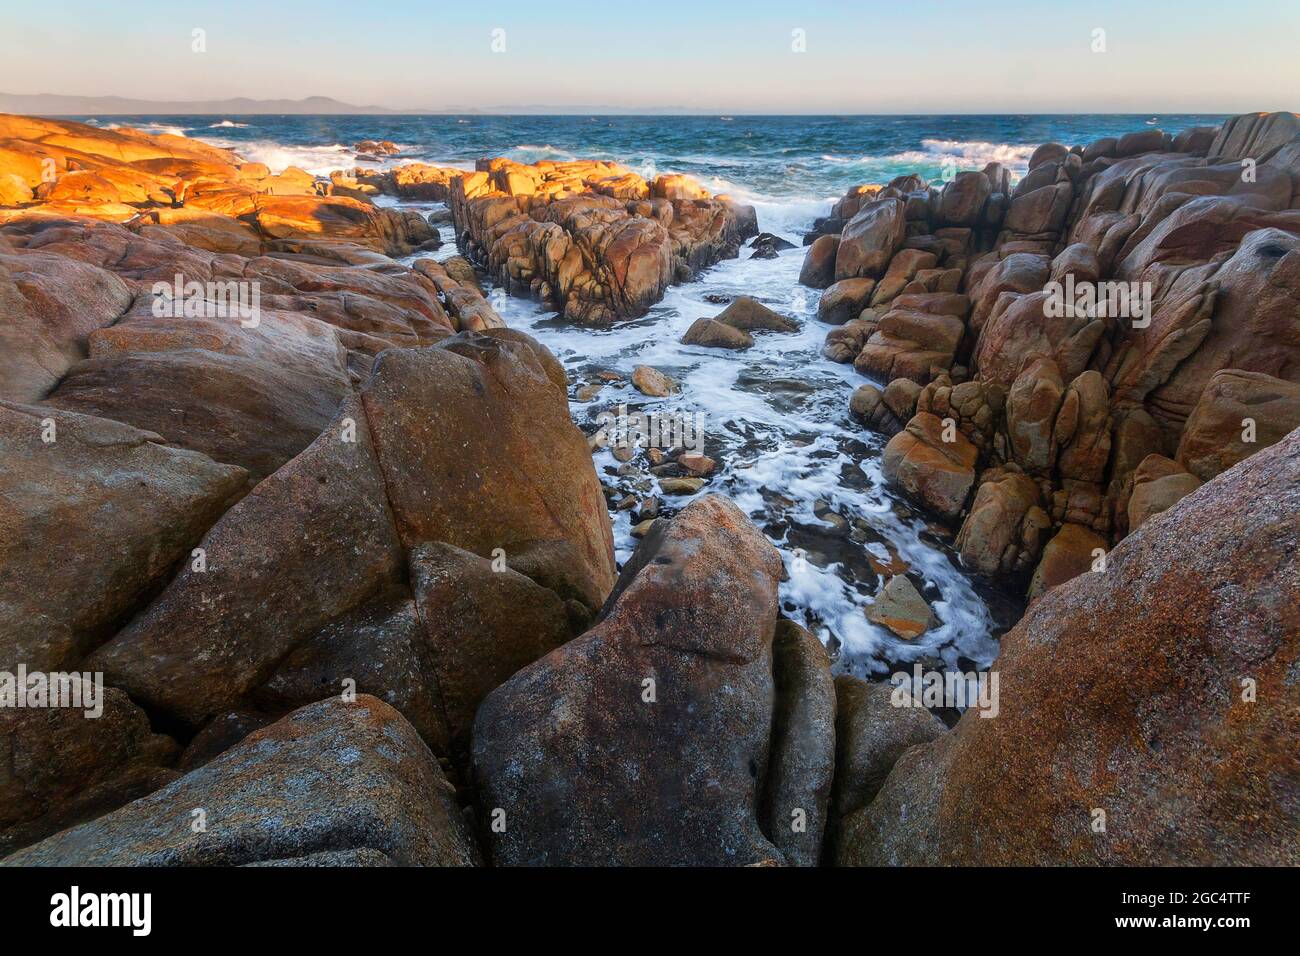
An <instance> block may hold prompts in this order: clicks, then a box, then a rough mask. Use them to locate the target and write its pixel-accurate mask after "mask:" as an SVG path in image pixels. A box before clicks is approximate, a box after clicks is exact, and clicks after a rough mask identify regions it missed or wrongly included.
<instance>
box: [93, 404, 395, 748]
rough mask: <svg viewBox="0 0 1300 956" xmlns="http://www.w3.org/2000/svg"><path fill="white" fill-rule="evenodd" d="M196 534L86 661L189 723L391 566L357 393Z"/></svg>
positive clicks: (264, 670)
mask: <svg viewBox="0 0 1300 956" xmlns="http://www.w3.org/2000/svg"><path fill="white" fill-rule="evenodd" d="M349 423H351V424H350V425H349ZM199 546H200V547H201V548H202V549H203V553H204V559H203V562H202V563H201V564H196V563H195V562H190V563H188V564H187V565H186V566H185V568H184V570H182V571H181V573H180V575H178V576H177V577H176V579H175V580H173V581H172V583H171V585H170V586H169V587H168V588H167V590H166V591H164V592H163V594H162V595H161V596H160V597H159V598H158V600H156V601H155V602H154V603H153V604H152V605H151V606H150V607H149V608H148V609H147V610H146V611H145V612H144V613H143V614H141V615H140V616H138V617H137V618H136V619H135V620H134V621H132V622H131V624H130V625H129V626H128V627H126V628H125V629H124V630H123V631H122V632H121V633H120V634H119V635H118V636H117V637H116V638H114V639H113V640H112V641H111V642H110V643H108V644H106V645H105V646H103V647H101V648H100V649H99V650H98V651H97V652H96V653H95V654H94V655H92V656H91V658H90V660H89V661H88V666H90V667H91V668H92V669H94V670H102V671H103V672H104V673H105V675H106V679H107V680H108V682H109V683H111V684H113V685H115V686H119V687H122V688H124V689H126V690H127V691H128V692H129V693H130V694H131V695H132V697H134V698H135V699H136V700H140V701H145V702H147V703H148V704H149V705H151V706H153V707H156V708H158V709H160V710H163V711H166V712H167V713H171V714H174V715H175V716H177V717H179V718H181V719H182V720H185V721H186V722H188V723H190V724H193V725H198V724H201V723H202V722H203V721H204V720H205V719H206V718H208V717H211V716H213V715H214V714H216V713H217V712H218V711H219V710H222V709H225V708H229V707H230V706H232V705H233V704H235V703H236V702H237V701H238V700H239V699H240V698H242V697H243V696H244V695H246V694H247V693H249V692H250V691H252V690H253V689H254V688H255V687H256V686H257V685H258V684H259V683H261V682H262V681H264V680H266V679H267V678H268V677H270V676H271V673H272V672H273V670H274V668H275V666H276V664H277V663H278V662H279V661H280V660H281V659H282V658H283V657H284V656H285V655H286V654H287V653H288V652H289V651H290V650H292V649H293V647H294V646H295V645H296V644H297V643H298V642H299V641H301V640H303V639H305V638H306V637H309V636H310V635H312V634H313V633H315V632H316V631H317V630H319V629H320V628H321V627H323V626H324V625H325V624H327V623H328V622H329V621H331V620H332V619H334V618H336V617H338V616H340V615H342V614H344V613H346V612H348V611H350V610H352V609H353V608H355V607H357V606H358V605H359V604H361V603H362V602H363V601H365V600H367V599H368V598H369V597H370V596H371V595H373V594H374V593H376V592H377V591H380V590H383V589H384V588H385V587H389V586H392V585H393V584H395V583H396V582H397V580H398V578H399V575H400V574H401V573H402V571H403V562H402V552H401V547H400V546H399V543H398V539H397V533H396V530H395V528H394V527H393V523H392V518H391V516H390V514H389V510H388V505H387V501H386V499H385V496H384V489H383V478H382V475H381V473H380V469H379V466H378V464H377V462H376V460H375V454H374V446H373V444H372V439H371V435H370V432H369V429H368V427H367V424H366V417H365V415H364V414H362V412H361V406H360V402H358V401H357V400H356V399H355V398H354V399H351V400H350V401H349V402H348V403H347V404H346V405H345V406H344V407H343V408H342V409H341V410H340V413H339V416H338V417H337V418H336V420H335V421H334V422H333V423H331V425H330V427H329V428H327V429H326V430H325V431H324V432H323V433H322V434H321V436H320V437H319V438H318V439H317V440H316V441H315V442H314V443H313V444H312V445H311V447H310V448H308V449H307V451H305V452H304V453H303V454H302V455H300V456H299V457H297V458H295V459H294V460H293V461H292V462H291V463H290V464H288V465H286V466H285V467H284V468H281V469H280V470H279V471H277V472H276V473H275V474H274V475H272V476H271V477H270V478H268V479H267V480H265V481H264V482H262V483H261V484H259V485H258V486H257V488H255V489H254V490H253V492H252V493H251V494H249V495H248V496H247V497H246V498H244V500H243V501H241V502H240V503H239V504H238V505H236V506H235V507H234V508H232V509H231V510H230V511H229V512H227V513H226V514H225V515H224V516H223V517H222V519H221V520H220V521H219V522H217V524H216V525H215V527H213V528H212V530H211V531H210V532H209V533H208V534H207V535H206V536H205V537H204V539H203V541H202V542H201V543H200V545H199Z"/></svg>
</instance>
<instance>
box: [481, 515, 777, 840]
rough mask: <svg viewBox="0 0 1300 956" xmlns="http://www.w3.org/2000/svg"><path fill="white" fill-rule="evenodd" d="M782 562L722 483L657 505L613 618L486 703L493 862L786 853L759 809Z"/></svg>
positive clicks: (607, 616) (485, 814)
mask: <svg viewBox="0 0 1300 956" xmlns="http://www.w3.org/2000/svg"><path fill="white" fill-rule="evenodd" d="M780 571H781V561H780V558H779V557H778V555H777V553H776V551H775V550H774V549H773V548H772V546H771V545H770V544H769V543H768V542H767V540H766V539H765V538H764V537H763V536H762V535H761V534H760V533H759V532H758V531H757V530H756V529H755V528H754V527H753V526H752V525H750V523H749V521H748V519H746V518H745V516H744V515H743V514H742V513H741V512H740V511H739V510H737V509H736V508H735V506H734V505H732V504H730V503H729V502H727V501H726V500H725V499H721V498H716V497H708V498H703V499H700V500H699V501H696V502H693V503H692V504H691V505H690V506H688V507H687V508H685V509H684V510H683V511H682V512H681V513H680V514H678V515H677V517H676V518H674V519H673V521H672V522H664V521H659V522H656V523H655V526H654V527H653V528H652V529H651V531H650V533H649V534H648V535H647V536H646V538H645V539H643V541H642V544H641V546H640V547H639V548H638V549H637V551H636V553H635V554H634V555H633V557H632V559H631V561H629V563H628V565H627V567H626V568H624V570H623V574H622V575H621V577H620V580H619V583H618V586H616V587H615V589H614V592H613V594H612V595H611V597H610V603H609V604H608V605H607V607H606V610H605V612H604V616H603V618H602V620H601V621H600V623H598V624H597V625H596V626H595V627H594V628H593V629H592V630H590V631H588V632H587V633H586V634H584V635H583V636H582V637H580V638H578V639H577V640H574V641H571V642H570V643H568V644H566V645H564V646H563V647H562V648H560V649H558V650H556V651H553V652H552V653H551V654H549V655H547V656H546V657H544V658H542V659H541V660H540V661H537V662H536V663H534V664H532V665H530V666H528V667H526V668H524V669H523V670H522V671H520V672H519V673H517V674H516V675H515V676H514V677H513V678H511V679H510V680H509V681H508V682H507V683H506V684H504V685H502V686H501V687H499V688H497V690H495V691H493V692H492V693H491V694H489V695H488V697H487V699H486V700H485V701H484V702H483V705H482V707H481V708H480V709H479V712H478V716H477V718H476V719H475V724H474V772H475V777H476V779H477V783H478V793H479V808H480V813H481V819H482V820H483V821H484V826H485V832H484V834H483V837H484V840H485V842H486V844H487V846H488V847H489V852H490V855H491V858H492V860H493V862H495V863H497V864H499V865H511V864H534V865H539V864H540V865H546V864H550V865H555V864H589V865H599V864H616V863H617V864H644V865H652V864H653V865H659V864H705V865H708V864H713V865H738V864H739V865H744V864H751V863H763V862H773V861H775V862H780V861H781V860H782V855H781V853H780V852H779V851H778V849H777V848H776V846H774V845H773V843H772V842H771V841H770V839H769V838H768V837H767V836H765V835H764V833H763V831H762V828H761V826H760V821H759V817H758V813H759V800H760V795H761V792H762V789H761V787H762V781H763V779H764V777H765V774H766V771H767V767H768V741H769V737H770V728H771V722H772V710H773V703H774V699H775V690H774V686H773V677H772V664H771V655H772V639H773V633H774V631H775V628H776V615H777V600H776V589H777V579H778V577H779V576H780ZM724 688H726V690H725V691H724ZM494 812H496V813H498V818H499V819H500V818H501V815H503V817H504V822H505V827H504V829H502V830H500V831H498V832H493V831H492V830H491V828H489V827H487V821H489V820H490V819H491V818H492V814H493V813H494Z"/></svg>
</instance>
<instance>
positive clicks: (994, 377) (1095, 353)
mask: <svg viewBox="0 0 1300 956" xmlns="http://www.w3.org/2000/svg"><path fill="white" fill-rule="evenodd" d="M1008 179H1009V177H1008V175H1007V171H1006V170H1005V169H1004V168H1002V167H1001V166H998V165H996V164H993V165H990V166H988V167H986V168H985V169H984V170H982V171H979V172H961V173H958V174H956V176H955V177H953V178H952V179H951V181H949V182H945V183H942V184H940V185H939V186H937V187H927V186H926V184H925V183H924V181H923V180H921V179H920V177H918V176H906V177H900V178H899V179H897V180H895V181H894V182H892V183H890V184H889V185H888V186H885V187H883V188H880V187H866V186H863V187H857V188H856V189H854V190H852V191H850V193H849V194H848V195H847V196H845V197H844V198H843V199H841V200H840V201H839V202H838V203H837V204H836V206H835V208H834V209H833V210H832V215H831V216H830V217H828V218H827V219H824V220H819V222H818V226H817V229H816V230H815V231H816V233H818V234H817V235H816V236H815V238H814V239H813V241H812V244H811V246H810V248H809V250H808V253H807V257H806V260H805V264H804V269H803V275H802V281H803V282H804V283H805V284H808V285H812V286H814V287H818V288H824V289H825V292H824V293H823V296H822V300H821V306H820V310H819V311H820V316H821V318H822V319H823V320H824V321H826V322H830V323H833V324H837V328H835V329H833V330H832V331H831V332H830V333H829V334H828V335H827V340H826V347H825V354H826V355H827V357H828V358H831V359H833V360H835V361H840V362H853V363H854V366H855V368H857V369H858V370H859V371H861V372H862V373H863V374H864V375H867V376H869V377H871V378H873V379H875V380H876V381H877V382H879V383H881V385H880V386H879V387H878V386H876V385H864V386H862V387H861V388H860V389H859V390H858V392H857V393H856V394H855V395H854V397H853V401H852V410H853V414H855V415H856V416H857V417H858V418H859V419H860V420H861V421H863V422H864V423H865V424H868V425H870V426H871V427H873V428H876V429H877V430H880V431H882V432H885V433H886V434H889V435H892V436H893V437H892V438H891V440H890V442H889V444H888V446H887V447H886V449H885V453H884V462H883V465H884V471H885V475H886V477H888V478H889V479H890V480H893V481H896V482H897V483H899V484H900V485H901V486H902V487H903V488H904V489H905V490H906V491H907V492H908V493H909V494H910V495H911V496H913V497H914V498H915V499H916V500H917V501H918V502H919V503H920V504H921V505H922V506H924V507H926V508H928V509H929V510H932V511H934V512H936V513H938V514H940V515H942V516H943V517H945V518H947V519H950V520H955V521H960V522H961V529H960V533H959V535H958V538H957V547H958V550H959V551H960V553H961V556H962V559H963V561H964V562H965V563H966V565H967V566H968V567H970V568H972V569H974V570H977V571H979V572H982V573H986V574H990V575H999V576H1013V577H1019V576H1021V575H1023V576H1024V577H1028V578H1032V579H1031V580H1029V582H1028V586H1029V593H1030V596H1031V597H1034V596H1037V595H1039V594H1041V593H1042V592H1043V591H1044V590H1046V589H1047V588H1049V587H1052V586H1054V585H1056V584H1059V583H1061V582H1062V581H1064V580H1067V579H1069V578H1070V577H1073V576H1074V575H1076V574H1079V573H1081V572H1083V571H1088V570H1092V569H1094V567H1100V566H1101V564H1102V563H1104V554H1105V552H1106V551H1107V550H1108V549H1109V548H1110V547H1111V546H1112V545H1113V544H1114V543H1115V542H1116V541H1118V540H1120V539H1121V538H1123V536H1124V535H1125V534H1126V533H1128V532H1129V531H1130V530H1131V529H1132V528H1134V527H1136V526H1137V524H1140V523H1141V522H1142V521H1144V520H1146V519H1147V518H1149V517H1150V516H1151V515H1152V514H1156V513H1158V512H1159V511H1160V510H1162V509H1164V508H1167V507H1169V506H1170V505H1171V504H1173V503H1174V502H1175V501H1177V500H1178V498H1179V497H1180V496H1181V495H1184V494H1187V493H1188V492H1189V491H1191V490H1192V489H1194V488H1196V487H1197V486H1199V484H1200V483H1201V482H1204V481H1207V480H1209V479H1211V478H1213V477H1214V476H1215V475H1217V474H1219V473H1220V472H1222V471H1224V470H1225V469H1226V468H1228V467H1231V466H1232V465H1233V464H1235V463H1236V462H1238V461H1241V460H1242V459H1243V458H1245V457H1246V456H1248V455H1250V454H1252V453H1254V452H1256V451H1258V450H1259V449H1261V448H1264V447H1267V446H1268V445H1269V444H1271V443H1273V442H1276V441H1277V440H1278V439H1279V438H1280V437H1281V436H1282V435H1285V434H1286V433H1287V432H1289V431H1290V430H1292V429H1293V428H1295V427H1296V426H1297V425H1300V117H1297V116H1296V114H1293V113H1275V114H1248V115H1245V116H1239V117H1235V118H1233V119H1231V120H1229V121H1228V122H1227V123H1225V124H1224V126H1223V127H1222V128H1218V129H1216V128H1196V129H1189V130H1185V131H1183V132H1182V133H1179V134H1178V135H1177V136H1176V137H1174V136H1170V135H1169V134H1166V133H1163V132H1161V131H1160V130H1143V131H1141V132H1137V133H1132V134H1129V135H1125V136H1122V137H1119V138H1117V139H1106V140H1101V141H1098V142H1096V143H1092V144H1090V145H1087V146H1075V147H1070V148H1067V147H1065V146H1062V145H1060V144H1056V143H1049V144H1046V145H1044V146H1041V147H1039V148H1038V149H1037V150H1035V152H1034V154H1033V156H1032V157H1031V158H1030V160H1029V171H1028V173H1027V175H1026V176H1025V177H1024V178H1022V179H1021V180H1020V181H1019V182H1018V183H1016V184H1015V186H1014V187H1011V186H1010V185H1009V182H1008ZM1067 299H1068V301H1067ZM885 386H887V387H885ZM1022 583H1023V579H1022Z"/></svg>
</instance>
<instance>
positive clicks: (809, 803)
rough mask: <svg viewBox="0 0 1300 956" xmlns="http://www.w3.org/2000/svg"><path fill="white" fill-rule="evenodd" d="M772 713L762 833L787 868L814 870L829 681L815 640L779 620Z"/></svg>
mask: <svg viewBox="0 0 1300 956" xmlns="http://www.w3.org/2000/svg"><path fill="white" fill-rule="evenodd" d="M772 673H773V676H774V677H775V679H776V707H775V710H774V711H773V714H772V749H771V754H770V757H769V761H768V776H767V783H766V792H765V793H764V796H763V809H764V813H763V815H764V818H765V827H764V832H766V833H768V834H770V835H771V838H772V842H773V843H774V844H775V845H776V848H777V849H778V850H780V851H781V853H782V855H783V856H784V857H785V859H786V862H788V863H790V864H791V865H793V866H816V865H817V864H818V862H820V860H821V855H822V838H823V836H824V834H825V825H826V813H827V808H828V805H829V803H830V795H831V782H832V778H833V776H834V773H835V712H836V711H835V706H836V705H835V683H834V681H833V680H832V678H831V661H830V658H829V657H828V656H827V654H826V648H824V647H823V646H822V643H821V641H819V640H817V638H815V637H814V636H813V635H812V634H810V633H808V631H806V630H804V629H803V628H802V627H800V626H799V625H798V624H795V623H794V622H793V621H788V620H784V619H782V620H780V621H778V622H777V626H776V637H775V638H774V639H773V641H772Z"/></svg>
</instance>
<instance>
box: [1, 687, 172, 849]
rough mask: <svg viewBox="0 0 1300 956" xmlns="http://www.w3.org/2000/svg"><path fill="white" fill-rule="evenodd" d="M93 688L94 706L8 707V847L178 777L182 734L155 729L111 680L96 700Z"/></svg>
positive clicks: (4, 753) (4, 750) (4, 843)
mask: <svg viewBox="0 0 1300 956" xmlns="http://www.w3.org/2000/svg"><path fill="white" fill-rule="evenodd" d="M33 669H34V668H33ZM10 673H12V671H10ZM76 679H77V680H82V678H80V677H78V678H76ZM84 684H86V685H89V684H90V679H89V678H86V679H84ZM93 695H94V691H93V688H90V687H87V688H86V689H85V690H83V691H82V697H81V699H82V702H83V703H85V704H87V705H88V706H86V707H84V708H81V709H78V708H60V707H47V708H39V709H21V710H20V709H16V708H13V707H10V706H6V707H4V708H3V709H0V765H2V766H3V767H4V771H3V772H2V773H0V852H8V851H10V850H12V849H14V848H15V847H19V846H23V845H25V844H28V843H33V842H35V841H36V840H39V839H41V838H42V837H45V836H48V835H49V834H51V833H56V832H58V831H59V830H62V829H65V828H66V827H70V826H72V825H74V824H77V823H80V822H82V821H83V820H86V819H89V818H91V817H94V816H97V815H99V814H101V813H107V812H109V811H110V810H115V809H117V808H118V807H119V806H121V805H122V804H124V803H127V802H128V801H130V800H134V799H135V798H136V797H140V796H143V795H144V794H146V793H149V792H150V791H153V790H156V789H158V788H159V787H161V786H163V785H165V784H167V783H169V782H171V780H172V779H174V778H175V777H176V775H177V774H176V772H175V771H174V770H171V769H169V766H170V764H171V763H172V762H173V761H174V760H175V758H176V754H177V752H178V750H179V748H178V747H177V745H176V741H174V740H172V739H171V738H170V737H167V736H165V735H163V734H158V733H154V732H153V731H152V730H151V729H150V727H149V718H148V716H147V715H146V714H145V712H144V711H143V710H141V709H140V708H139V707H137V706H136V705H135V704H133V703H132V702H131V700H130V699H129V698H128V697H127V696H126V694H124V693H123V692H122V691H120V690H118V689H116V688H113V687H105V688H103V697H102V698H100V699H97V700H96V701H95V707H90V706H89V704H90V697H91V696H93ZM74 699H75V698H74ZM96 711H97V713H96Z"/></svg>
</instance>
